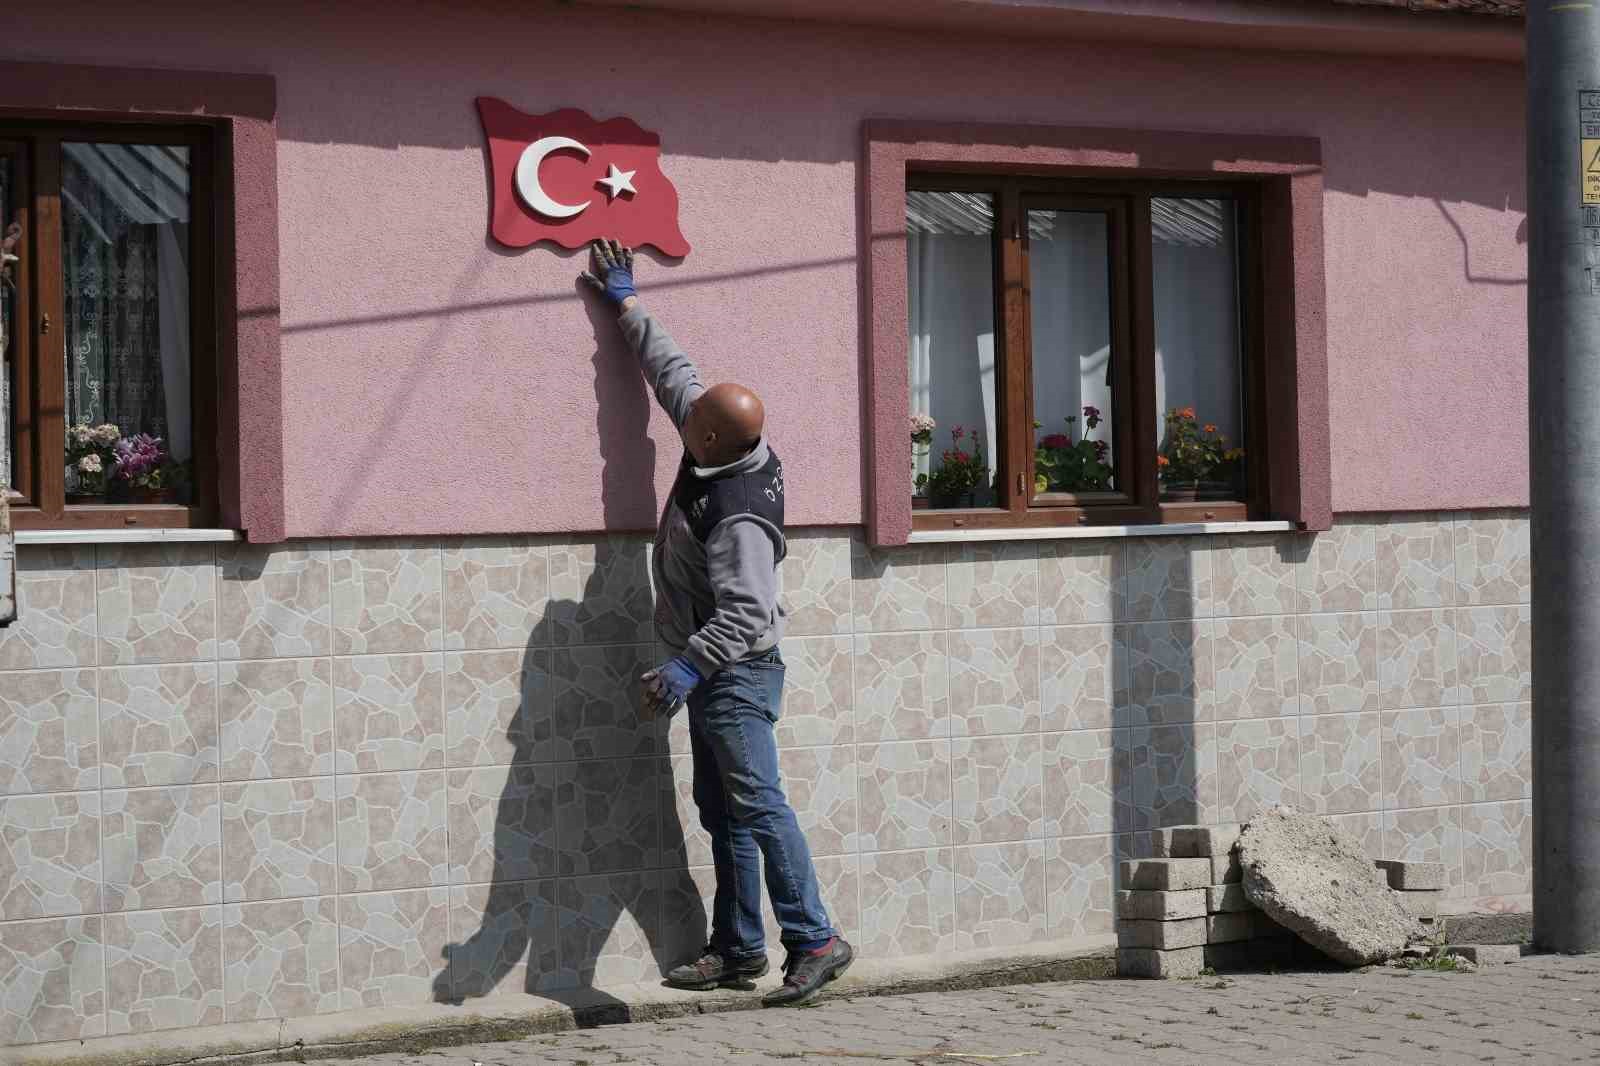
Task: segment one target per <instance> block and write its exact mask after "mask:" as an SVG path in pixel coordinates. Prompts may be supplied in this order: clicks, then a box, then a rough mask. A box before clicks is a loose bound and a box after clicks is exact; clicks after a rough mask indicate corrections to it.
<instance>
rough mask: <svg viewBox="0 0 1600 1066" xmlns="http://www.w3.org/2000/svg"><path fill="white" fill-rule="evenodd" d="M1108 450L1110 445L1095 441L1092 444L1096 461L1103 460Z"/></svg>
mask: <svg viewBox="0 0 1600 1066" xmlns="http://www.w3.org/2000/svg"><path fill="white" fill-rule="evenodd" d="M1110 450H1111V445H1109V444H1107V443H1106V442H1105V441H1103V440H1097V441H1095V442H1094V457H1095V458H1096V459H1104V458H1105V457H1106V453H1107V452H1109V451H1110Z"/></svg>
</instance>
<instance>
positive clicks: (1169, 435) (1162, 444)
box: [1150, 198, 1245, 499]
mask: <svg viewBox="0 0 1600 1066" xmlns="http://www.w3.org/2000/svg"><path fill="white" fill-rule="evenodd" d="M1150 221H1151V233H1152V243H1153V247H1152V249H1151V251H1152V267H1153V270H1154V279H1153V281H1154V295H1155V332H1156V336H1155V339H1156V404H1157V410H1158V411H1159V413H1160V415H1161V417H1160V419H1159V420H1158V422H1157V426H1156V432H1157V434H1158V438H1157V443H1158V446H1159V448H1160V452H1159V454H1158V457H1157V460H1156V463H1157V466H1158V467H1159V469H1160V476H1161V487H1162V495H1163V497H1164V498H1167V499H1183V498H1200V499H1214V498H1227V497H1237V496H1238V495H1239V494H1240V493H1241V492H1242V491H1243V475H1244V460H1245V456H1244V447H1245V441H1244V439H1243V428H1244V421H1243V408H1244V404H1243V399H1242V396H1241V389H1242V382H1241V378H1240V370H1239V368H1240V344H1241V327H1240V320H1239V262H1238V255H1239V252H1238V246H1239V241H1238V222H1237V219H1236V217H1235V211H1234V204H1233V202H1232V201H1231V200H1203V199H1189V198H1154V199H1152V200H1151V201H1150Z"/></svg>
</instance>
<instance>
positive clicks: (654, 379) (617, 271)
mask: <svg viewBox="0 0 1600 1066" xmlns="http://www.w3.org/2000/svg"><path fill="white" fill-rule="evenodd" d="M591 250H592V251H593V253H594V272H593V273H589V272H585V273H584V275H583V279H584V280H585V281H587V282H589V284H591V285H593V286H594V287H595V288H596V289H598V290H599V291H600V293H601V294H602V295H603V296H604V297H605V298H606V300H607V301H608V302H609V303H610V304H611V305H612V306H613V307H615V308H616V309H617V311H618V312H619V314H618V318H617V324H618V325H620V326H621V327H622V336H623V337H624V338H626V340H627V342H628V344H629V346H630V347H632V348H633V354H634V355H635V356H636V357H637V358H638V360H639V369H640V370H641V371H643V372H644V379H645V380H646V381H647V382H649V383H650V387H651V388H652V389H653V390H655V394H656V401H657V402H658V403H660V404H661V409H662V410H664V411H666V412H667V415H668V416H669V417H670V418H671V419H672V424H673V425H675V426H677V427H679V428H680V429H681V428H682V427H683V423H684V420H685V419H687V418H688V417H689V408H690V407H691V406H692V405H693V404H694V401H695V400H697V399H699V398H700V394H701V393H703V392H705V391H706V388H705V386H704V385H702V384H701V383H700V374H699V373H698V372H697V371H696V370H695V368H694V364H693V363H691V362H690V361H689V357H688V356H687V355H684V354H683V349H681V348H679V347H678V344H677V342H676V341H674V340H673V339H672V336H671V335H670V334H669V333H667V331H666V329H665V328H664V327H663V326H662V325H661V323H659V322H657V321H656V320H655V319H654V318H652V317H651V316H650V312H648V311H646V310H645V309H644V305H643V304H641V303H640V302H639V294H638V292H637V291H635V289H634V286H633V249H631V248H624V247H623V246H622V245H620V244H618V243H617V242H616V241H606V240H599V241H595V242H594V244H593V245H592V246H591Z"/></svg>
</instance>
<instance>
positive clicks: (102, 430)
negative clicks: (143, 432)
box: [94, 422, 122, 444]
mask: <svg viewBox="0 0 1600 1066" xmlns="http://www.w3.org/2000/svg"><path fill="white" fill-rule="evenodd" d="M121 436H122V430H120V429H118V428H117V427H116V426H115V425H113V424H112V423H110V422H105V423H102V424H101V425H98V426H95V427H94V441H95V443H96V444H115V443H117V438H119V437H121Z"/></svg>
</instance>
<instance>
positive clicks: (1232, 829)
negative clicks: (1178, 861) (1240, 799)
mask: <svg viewBox="0 0 1600 1066" xmlns="http://www.w3.org/2000/svg"><path fill="white" fill-rule="evenodd" d="M1238 843H1239V827H1238V826H1237V825H1180V826H1177V827H1176V828H1174V829H1173V830H1172V854H1173V855H1197V856H1205V857H1207V858H1209V857H1211V856H1213V855H1226V854H1228V852H1230V851H1232V850H1233V849H1234V847H1235V846H1236V845H1237V844H1238Z"/></svg>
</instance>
